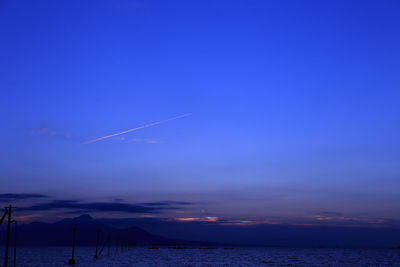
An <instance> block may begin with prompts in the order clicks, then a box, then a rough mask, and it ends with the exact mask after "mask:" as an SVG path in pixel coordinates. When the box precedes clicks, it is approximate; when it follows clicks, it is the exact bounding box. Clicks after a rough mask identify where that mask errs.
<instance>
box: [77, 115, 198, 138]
mask: <svg viewBox="0 0 400 267" xmlns="http://www.w3.org/2000/svg"><path fill="white" fill-rule="evenodd" d="M190 115H192V113H186V114H183V115H180V116H177V117H173V118H169V119H166V120H163V121H156V122H152V123H149V124H145V125H142V126H139V127H136V128H133V129H129V130H126V131H122V132H119V133H115V134H110V135H106V136H103V137H99V138H96V139H93V140H90V141H87V142H85V143H84V144H90V143H94V142H97V141H100V140H103V139H107V138H110V137H114V136H118V135H121V134H126V133H130V132H133V131H137V130H140V129H143V128H147V127H151V126H154V125H157V124H161V123H164V122H167V121H172V120H177V119H180V118H184V117H188V116H190Z"/></svg>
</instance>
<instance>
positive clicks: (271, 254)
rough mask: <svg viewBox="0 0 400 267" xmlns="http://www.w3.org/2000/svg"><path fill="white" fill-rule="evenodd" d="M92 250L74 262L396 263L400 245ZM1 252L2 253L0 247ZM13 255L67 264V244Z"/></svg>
mask: <svg viewBox="0 0 400 267" xmlns="http://www.w3.org/2000/svg"><path fill="white" fill-rule="evenodd" d="M94 251H95V248H93V247H77V248H76V251H75V259H76V262H77V264H76V266H400V249H329V248H321V249H299V248H234V249H224V248H213V249H198V248H189V249H172V248H159V249H149V248H146V247H138V248H134V249H131V250H127V251H124V252H120V253H118V254H116V252H115V248H114V249H112V250H111V256H106V255H102V256H100V258H99V259H97V260H94V259H93V255H94ZM1 252H2V254H1V256H2V255H3V248H2V249H1ZM11 254H12V253H11ZM103 254H107V250H106V249H105V250H104V251H103ZM17 255H18V261H17V266H29V267H33V266H49V267H50V266H52V267H54V266H68V265H67V264H66V263H67V262H68V259H69V258H70V257H71V248H70V247H20V248H19V250H18V251H17ZM11 256H12V255H11ZM0 258H1V260H3V258H2V257H0ZM11 259H12V258H11V257H10V260H11ZM10 266H11V265H10Z"/></svg>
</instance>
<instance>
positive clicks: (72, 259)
mask: <svg viewBox="0 0 400 267" xmlns="http://www.w3.org/2000/svg"><path fill="white" fill-rule="evenodd" d="M72 235H73V237H72V258H71V259H69V261H68V264H70V265H74V264H75V259H74V256H75V239H76V228H75V227H74V229H73V232H72Z"/></svg>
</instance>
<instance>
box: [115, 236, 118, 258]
mask: <svg viewBox="0 0 400 267" xmlns="http://www.w3.org/2000/svg"><path fill="white" fill-rule="evenodd" d="M115 254H117V255H118V237H117V239H116V240H115Z"/></svg>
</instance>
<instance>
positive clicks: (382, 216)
mask: <svg viewBox="0 0 400 267" xmlns="http://www.w3.org/2000/svg"><path fill="white" fill-rule="evenodd" d="M399 14H400V2H399V1H397V0H393V1H390V0H387V1H333V0H328V1H317V0H315V1H290V0H284V1H263V0H241V1H239V0H232V1H223V0H214V1H206V0H193V1H186V0H185V1H183V0H182V1H163V0H159V1H155V0H154V1H144V0H143V1H139V0H138V1H135V0H132V1H128V0H118V1H99V0H96V1H78V0H73V1H50V0H49V1H29V0H25V1H22V0H21V1H11V0H2V1H0V38H1V39H0V51H1V57H0V89H1V97H0V112H1V125H2V126H1V129H2V130H1V131H0V147H1V153H0V179H1V187H0V201H1V202H3V204H8V203H9V202H10V201H11V202H13V203H15V204H17V205H18V206H19V207H21V208H20V211H19V212H20V213H19V215H23V214H26V215H29V216H32V217H27V218H35V219H38V217H39V216H49V218H50V217H52V216H53V217H54V216H64V217H65V216H71V214H70V213H69V212H71V211H73V212H77V213H79V211H82V212H85V213H90V214H91V215H93V216H95V217H96V216H110V215H109V214H110V212H113V213H112V214H114V215H115V216H119V217H143V216H145V217H146V216H147V217H149V216H153V217H157V218H158V217H159V218H169V219H177V218H178V219H179V218H180V219H181V220H184V219H185V218H194V220H211V221H213V220H216V221H229V222H238V223H239V222H242V221H248V222H249V223H253V222H257V223H293V224H318V223H321V222H327V223H332V224H335V225H349V224H365V225H371V226H376V225H378V226H379V225H380V226H388V225H390V226H393V225H395V226H397V227H400V212H399V207H400V204H399V203H400V194H399V192H400V164H399V162H400V138H399V136H400V49H399V48H400V15H399ZM184 114H188V116H185V117H182V118H176V119H173V120H168V119H170V118H174V117H177V116H181V115H184ZM164 120H168V121H165V122H163V123H160V124H157V125H152V126H149V127H147V128H143V129H138V130H137V131H132V132H129V133H125V134H121V135H118V136H113V137H110V138H105V139H102V140H99V141H97V142H92V143H86V142H88V141H90V140H94V139H96V138H100V137H103V136H107V135H111V134H115V133H119V132H122V131H125V130H129V129H132V128H136V127H140V126H143V125H146V124H149V123H153V122H158V121H164ZM6 194H15V195H6ZM19 194H25V195H19ZM71 203H72V204H71ZM100 204H102V205H100ZM40 205H42V206H40ZM100 206H101V207H102V208H100V209H99V208H98V207H100ZM104 207H107V208H104ZM154 207H155V209H153V208H154ZM45 208H46V209H45ZM140 208H143V209H142V210H141V209H140ZM43 214H47V215H43ZM35 216H36V217H35ZM182 218H183V219H182Z"/></svg>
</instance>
